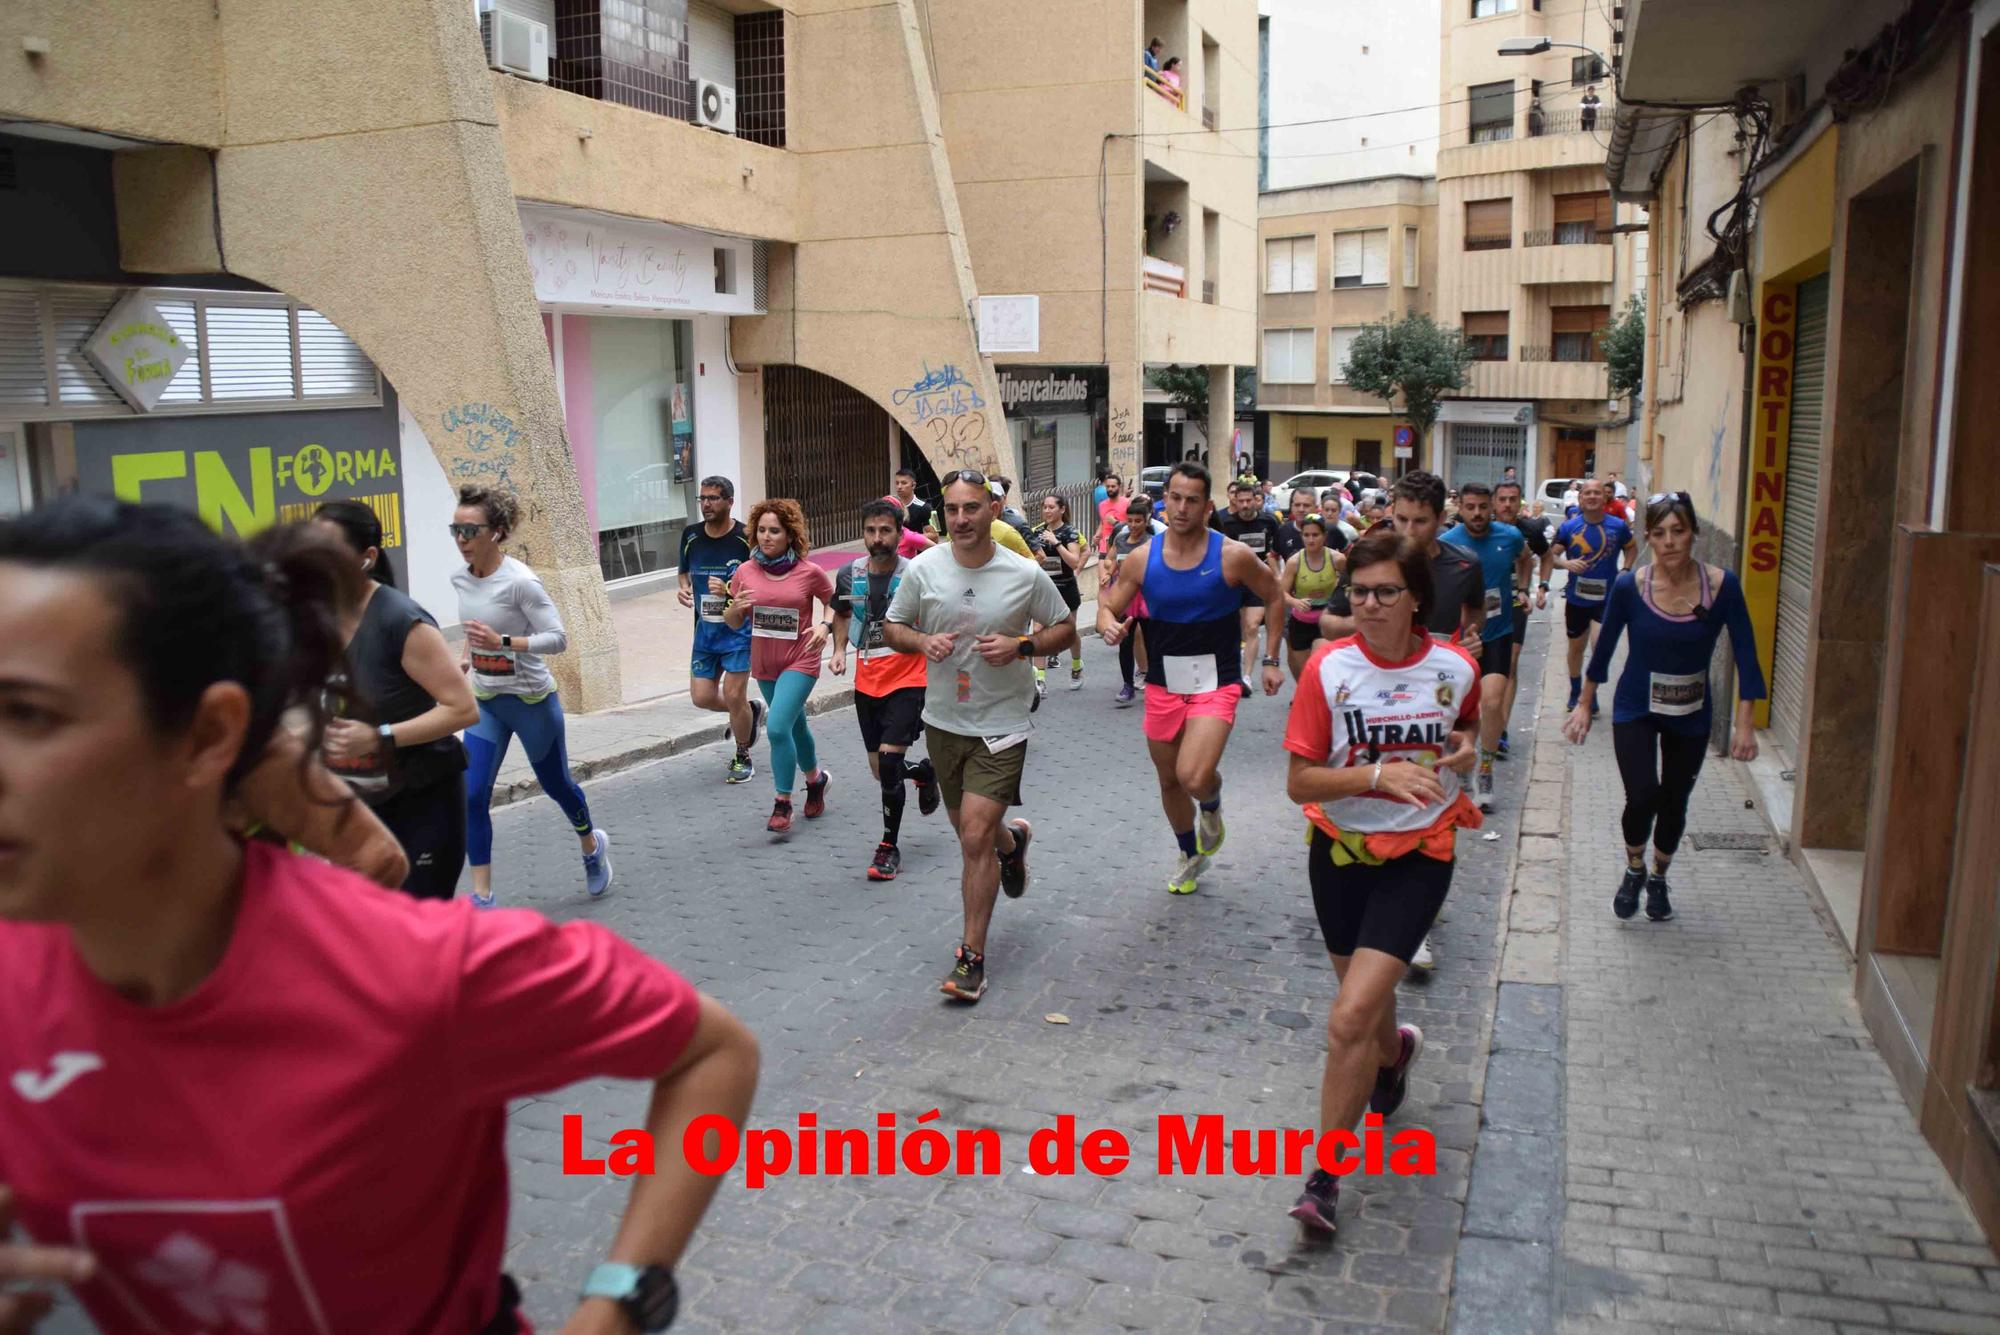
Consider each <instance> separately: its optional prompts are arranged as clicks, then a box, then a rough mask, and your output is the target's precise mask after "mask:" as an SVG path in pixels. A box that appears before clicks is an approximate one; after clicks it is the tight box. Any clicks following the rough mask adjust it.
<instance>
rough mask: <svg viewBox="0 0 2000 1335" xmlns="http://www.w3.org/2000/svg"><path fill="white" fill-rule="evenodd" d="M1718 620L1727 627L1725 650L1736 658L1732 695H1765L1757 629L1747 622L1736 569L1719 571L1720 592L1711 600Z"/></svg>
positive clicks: (1753, 697)
mask: <svg viewBox="0 0 2000 1335" xmlns="http://www.w3.org/2000/svg"><path fill="white" fill-rule="evenodd" d="M1715 610H1716V611H1718V612H1720V613H1721V614H1722V624H1723V626H1724V627H1725V628H1726V629H1727V630H1728V631H1729V652H1730V653H1731V654H1733V655H1735V658H1736V697H1737V699H1739V700H1762V699H1764V698H1765V685H1764V667H1763V665H1762V664H1761V663H1759V662H1758V661H1757V632H1756V631H1755V630H1754V629H1753V628H1752V627H1751V625H1750V605H1749V604H1748V603H1746V602H1744V600H1743V586H1742V584H1740V583H1738V582H1737V579H1736V572H1735V571H1733V570H1725V571H1723V572H1722V592H1721V594H1720V595H1718V596H1717V598H1716V600H1715Z"/></svg>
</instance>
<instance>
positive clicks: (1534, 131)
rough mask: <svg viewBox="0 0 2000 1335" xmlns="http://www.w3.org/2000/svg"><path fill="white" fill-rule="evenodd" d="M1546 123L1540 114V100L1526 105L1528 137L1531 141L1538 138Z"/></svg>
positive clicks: (1545, 119) (1536, 99) (1537, 99)
mask: <svg viewBox="0 0 2000 1335" xmlns="http://www.w3.org/2000/svg"><path fill="white" fill-rule="evenodd" d="M1547 123H1548V121H1547V118H1546V117H1545V116H1543V114H1542V99H1541V98H1539V97H1538V98H1535V99H1534V100H1533V101H1531V102H1529V103H1528V137H1529V138H1531V139H1532V138H1535V137H1537V136H1539V135H1540V134H1541V133H1542V129H1543V127H1544V126H1545V125H1546V124H1547Z"/></svg>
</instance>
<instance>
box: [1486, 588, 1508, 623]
mask: <svg viewBox="0 0 2000 1335" xmlns="http://www.w3.org/2000/svg"><path fill="white" fill-rule="evenodd" d="M1502 597H1504V595H1503V594H1502V593H1501V592H1500V590H1498V589H1488V590H1487V591H1486V615H1487V616H1488V617H1489V618H1491V617H1496V616H1498V615H1500V600H1501V598H1502Z"/></svg>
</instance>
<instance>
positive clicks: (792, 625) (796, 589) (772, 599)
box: [729, 561, 833, 681]
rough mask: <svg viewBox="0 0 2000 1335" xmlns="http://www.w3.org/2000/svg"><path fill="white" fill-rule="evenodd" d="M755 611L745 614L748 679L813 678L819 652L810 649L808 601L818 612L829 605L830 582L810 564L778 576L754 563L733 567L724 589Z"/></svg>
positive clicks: (815, 675) (831, 584) (816, 566)
mask: <svg viewBox="0 0 2000 1335" xmlns="http://www.w3.org/2000/svg"><path fill="white" fill-rule="evenodd" d="M729 587H730V589H731V590H732V591H733V592H734V593H735V594H736V595H737V596H738V597H743V596H746V595H747V596H748V597H749V598H750V599H751V601H753V602H755V603H756V604H757V605H756V606H755V607H754V608H752V609H751V610H750V620H749V622H748V625H749V627H750V675H751V676H752V677H753V678H755V679H756V680H758V681H776V680H777V679H778V678H779V677H781V676H783V675H784V674H785V673H787V672H803V673H805V674H806V675H807V676H808V677H817V676H818V675H819V650H818V649H815V648H812V647H810V645H811V638H812V629H813V601H814V600H815V599H817V600H818V601H819V604H820V606H822V607H824V606H826V605H827V603H829V602H830V601H832V599H833V576H831V575H829V574H827V573H826V571H825V570H824V569H822V568H821V567H820V566H818V565H815V564H814V563H813V562H811V561H799V562H796V563H795V564H793V566H792V568H791V569H790V570H787V571H786V572H785V573H784V574H782V575H776V576H774V575H772V574H771V572H770V571H768V570H766V569H764V567H763V566H760V565H758V564H757V563H756V562H755V561H745V562H744V563H743V564H742V565H740V566H738V567H736V575H735V579H734V582H733V583H731V585H730V586H729Z"/></svg>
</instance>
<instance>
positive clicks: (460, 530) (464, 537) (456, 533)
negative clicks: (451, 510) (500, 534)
mask: <svg viewBox="0 0 2000 1335" xmlns="http://www.w3.org/2000/svg"><path fill="white" fill-rule="evenodd" d="M445 527H446V528H448V529H450V530H451V536H452V537H454V538H457V539H458V540H459V541H460V542H471V541H472V540H473V539H474V538H476V537H478V536H479V532H480V530H481V529H488V528H492V527H493V525H491V524H446V525H445Z"/></svg>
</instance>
